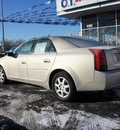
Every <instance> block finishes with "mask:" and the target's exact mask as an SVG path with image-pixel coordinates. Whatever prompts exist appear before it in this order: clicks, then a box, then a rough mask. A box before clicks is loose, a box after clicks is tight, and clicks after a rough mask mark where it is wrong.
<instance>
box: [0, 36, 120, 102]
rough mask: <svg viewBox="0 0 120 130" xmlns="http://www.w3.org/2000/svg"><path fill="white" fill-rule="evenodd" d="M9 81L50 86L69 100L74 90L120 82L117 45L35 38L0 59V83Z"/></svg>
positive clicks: (80, 39)
mask: <svg viewBox="0 0 120 130" xmlns="http://www.w3.org/2000/svg"><path fill="white" fill-rule="evenodd" d="M8 80H13V81H20V82H25V83H29V84H34V85H39V86H42V87H45V88H47V89H52V90H53V91H54V93H55V95H56V96H57V97H58V98H59V99H61V100H63V101H70V100H72V99H73V97H74V96H75V93H76V91H104V90H107V89H111V88H113V87H115V86H119V85H120V48H118V47H113V46H106V45H104V44H102V43H99V42H97V41H93V40H89V39H86V38H83V37H75V36H55V37H43V38H39V39H34V40H31V41H28V42H26V43H23V44H21V45H20V46H19V47H17V48H16V49H15V50H14V52H10V53H8V56H5V57H3V58H1V59H0V82H1V83H6V82H7V81H8Z"/></svg>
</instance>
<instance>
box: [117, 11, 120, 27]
mask: <svg viewBox="0 0 120 130" xmlns="http://www.w3.org/2000/svg"><path fill="white" fill-rule="evenodd" d="M117 21H118V25H120V10H119V11H117Z"/></svg>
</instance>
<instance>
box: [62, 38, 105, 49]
mask: <svg viewBox="0 0 120 130" xmlns="http://www.w3.org/2000/svg"><path fill="white" fill-rule="evenodd" d="M61 38H62V39H63V40H65V41H67V42H69V43H71V44H73V45H75V46H77V47H79V48H87V47H95V46H105V45H104V44H103V43H100V42H97V41H94V40H90V39H86V38H83V37H80V38H79V37H61Z"/></svg>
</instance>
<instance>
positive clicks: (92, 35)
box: [82, 29, 98, 41]
mask: <svg viewBox="0 0 120 130" xmlns="http://www.w3.org/2000/svg"><path fill="white" fill-rule="evenodd" d="M82 33H83V36H84V37H86V38H89V39H93V40H96V41H98V36H97V29H89V30H83V32H82Z"/></svg>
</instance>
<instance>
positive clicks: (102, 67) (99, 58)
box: [90, 49, 107, 71]
mask: <svg viewBox="0 0 120 130" xmlns="http://www.w3.org/2000/svg"><path fill="white" fill-rule="evenodd" d="M90 51H91V52H92V53H93V54H94V57H95V69H96V70H99V71H106V70H107V61H106V57H105V53H104V51H103V50H94V49H90Z"/></svg>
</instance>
